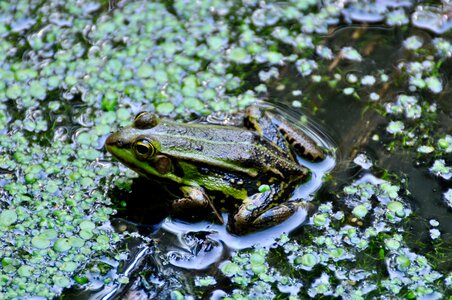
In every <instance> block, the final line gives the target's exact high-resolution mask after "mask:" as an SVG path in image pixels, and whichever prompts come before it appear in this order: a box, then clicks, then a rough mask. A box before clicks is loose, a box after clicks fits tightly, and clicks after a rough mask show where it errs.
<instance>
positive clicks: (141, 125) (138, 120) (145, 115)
mask: <svg viewBox="0 0 452 300" xmlns="http://www.w3.org/2000/svg"><path fill="white" fill-rule="evenodd" d="M158 123H159V118H158V117H157V115H155V114H153V113H150V112H147V111H142V112H140V113H138V114H137V115H136V116H135V119H134V120H133V127H135V128H137V129H149V128H152V127H154V126H156V125H157V124H158Z"/></svg>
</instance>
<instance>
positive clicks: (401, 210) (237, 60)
mask: <svg viewBox="0 0 452 300" xmlns="http://www.w3.org/2000/svg"><path fill="white" fill-rule="evenodd" d="M322 3H323V4H322V5H320V4H318V3H317V1H309V0H308V1H286V2H275V3H273V2H270V1H268V3H267V2H265V1H254V0H249V1H239V2H237V1H219V0H205V1H184V0H176V1H170V2H168V1H153V2H148V3H147V2H142V1H139V2H135V1H111V2H109V3H107V2H106V1H103V2H102V1H101V2H90V1H59V0H54V1H44V2H43V1H16V2H15V3H10V2H6V1H5V2H2V3H0V19H1V20H2V22H1V24H0V36H1V37H2V38H1V39H0V49H1V52H2V55H0V79H1V80H0V237H1V238H0V261H1V265H0V298H2V299H3V298H5V299H14V298H20V297H30V296H39V297H45V298H52V297H55V296H58V295H60V294H62V293H63V295H65V293H69V292H68V290H64V289H65V288H69V287H77V288H80V289H86V290H88V291H89V290H93V291H94V290H99V289H101V287H102V286H103V287H104V291H105V294H107V293H108V292H110V291H112V290H113V291H117V292H118V293H119V292H122V291H123V289H124V290H130V291H129V293H132V292H136V293H145V294H146V293H147V295H148V296H150V297H152V296H157V295H159V296H162V297H163V296H164V295H166V296H170V295H172V296H173V297H174V298H176V299H179V298H181V299H182V298H183V297H184V295H186V296H190V295H192V296H208V295H215V296H218V297H224V298H233V299H241V298H246V297H249V298H254V297H259V296H265V297H275V298H277V297H279V298H281V297H291V298H293V299H296V298H299V297H321V296H326V297H341V296H342V297H345V298H353V299H361V298H364V297H370V296H376V295H379V296H380V297H387V298H394V297H395V298H397V297H399V298H408V299H414V298H422V297H424V296H428V297H430V298H432V299H440V298H445V297H447V296H450V295H449V294H447V293H450V290H451V288H452V273H451V262H450V257H451V243H450V236H451V234H452V229H451V227H450V225H447V224H444V223H445V222H444V221H445V220H447V219H450V209H451V207H452V189H450V181H451V177H452V165H451V164H452V161H451V156H450V154H451V152H452V137H451V135H450V132H451V125H450V124H451V122H450V116H451V107H450V95H451V88H450V83H449V82H448V81H447V79H448V78H450V70H451V59H452V58H451V57H452V44H451V31H450V27H451V22H450V20H448V19H447V18H441V16H443V15H444V16H446V15H447V14H450V11H451V10H452V8H451V7H450V4H447V3H443V4H442V5H424V4H422V3H420V4H416V6H412V4H410V3H408V2H403V1H394V3H390V2H389V1H386V2H384V1H383V2H382V3H380V2H377V3H367V2H362V3H354V2H351V1H350V3H349V2H348V1H345V2H344V1H324V2H322ZM369 22H370V23H374V24H377V25H378V28H377V27H375V28H372V26H370V27H369ZM347 23H353V24H354V26H351V27H347V26H346V24H347ZM427 30H428V31H427ZM433 35H434V37H433ZM257 99H266V100H268V101H269V102H272V103H274V104H277V105H278V104H288V105H291V108H292V110H294V111H296V112H297V113H298V114H300V112H301V110H300V107H301V108H302V109H303V111H304V112H307V113H308V114H312V115H317V116H318V119H319V120H320V121H322V120H323V117H325V119H328V118H329V119H330V121H329V122H326V121H325V120H323V121H325V122H324V123H329V124H325V127H326V128H327V131H328V128H341V127H339V125H338V124H342V123H346V124H347V125H344V127H342V128H341V130H340V132H339V133H338V134H337V135H338V136H337V137H334V139H336V140H337V144H338V151H339V153H341V155H342V156H339V157H338V159H339V161H338V171H336V173H333V174H332V175H330V176H329V181H328V183H327V184H326V186H325V187H324V188H323V189H322V190H321V192H320V193H319V195H318V196H317V198H316V200H315V203H316V204H318V210H317V211H316V212H315V213H314V214H313V215H312V216H310V217H309V221H308V222H307V224H306V225H305V226H303V227H301V228H300V229H298V230H295V231H294V232H293V233H292V234H283V235H282V236H280V237H279V238H278V240H277V241H275V243H273V244H271V245H270V246H268V245H266V246H265V245H254V246H252V247H245V248H246V249H241V250H238V249H237V248H234V247H232V246H230V247H231V248H232V249H236V250H231V251H229V252H232V253H229V252H228V251H226V252H228V254H227V257H224V254H222V251H217V252H218V253H217V252H215V251H213V250H211V248H219V247H223V244H226V245H225V246H224V247H227V246H228V245H227V243H226V242H223V241H216V240H214V238H209V235H208V233H205V232H201V233H199V234H198V235H189V234H188V233H187V234H186V235H184V236H183V238H181V240H184V241H185V244H184V245H182V246H181V247H180V248H181V249H190V251H192V252H190V251H188V252H190V254H193V256H196V255H206V256H207V255H208V254H209V253H216V254H215V255H217V256H216V257H215V259H216V260H217V261H220V260H221V262H218V264H219V268H217V266H216V265H214V266H210V267H209V266H206V267H205V268H204V271H199V270H198V271H196V272H197V273H196V277H195V278H194V279H192V278H191V277H190V278H188V277H187V278H185V277H184V275H185V274H188V272H191V270H190V266H189V264H187V265H186V267H185V269H188V271H187V273H184V272H186V271H185V270H184V268H183V267H182V268H180V269H179V268H177V267H175V266H174V265H176V266H177V264H174V263H173V262H174V260H173V259H172V257H171V255H174V253H175V252H174V251H172V252H171V251H169V249H172V246H171V245H172V244H177V242H175V241H172V240H165V238H163V236H162V235H159V234H158V233H157V234H156V233H155V232H153V233H152V234H148V235H147V234H146V233H148V232H140V231H139V230H138V229H137V228H136V227H134V226H129V227H130V228H131V229H129V227H127V226H125V227H124V228H122V227H121V226H122V225H121V226H120V225H117V224H116V223H115V219H114V218H115V217H114V216H115V214H116V213H117V211H123V210H127V201H124V200H125V199H127V198H128V197H129V195H130V191H131V187H132V186H133V184H134V182H135V178H136V174H134V173H133V172H132V171H130V170H126V169H124V168H122V167H121V166H119V165H118V164H117V163H116V162H114V161H112V160H111V157H109V156H107V155H106V153H105V151H104V149H103V144H104V141H105V138H106V135H107V134H108V133H109V132H110V131H113V130H115V129H117V128H119V127H121V126H125V125H127V124H129V123H130V122H131V121H132V118H133V116H134V115H135V114H136V113H138V112H140V111H143V110H145V111H155V112H157V113H159V114H161V115H165V116H168V117H172V118H176V119H184V120H192V119H193V118H195V117H197V116H201V115H206V114H208V113H210V112H213V111H219V110H221V111H235V110H238V109H241V108H243V107H245V106H246V105H248V104H250V103H253V102H255V101H257ZM353 118H355V119H353ZM300 119H301V122H303V121H305V117H304V116H303V117H300ZM345 119H346V121H344V120H345ZM358 120H359V121H358ZM349 124H352V125H349ZM335 126H336V127H335ZM347 126H348V127H347ZM391 159H394V160H396V162H395V163H394V162H393V161H391ZM404 161H408V162H407V163H405V162H404ZM399 165H403V166H404V167H405V169H403V168H402V167H399ZM351 173H353V174H351ZM344 174H345V175H344ZM424 181H425V182H424ZM418 184H419V186H420V187H421V188H422V189H423V190H422V191H417V192H416V193H415V192H413V191H412V189H413V190H418V187H417V186H416V185H418ZM430 185H431V186H430ZM432 189H435V191H434V192H435V193H433V192H432V193H427V192H425V190H429V191H430V190H432ZM141 200H142V205H146V203H147V202H151V201H153V202H158V201H159V200H160V199H141ZM113 203H114V204H113ZM124 203H125V206H126V208H124V207H123V206H122V204H124ZM427 207H428V209H425V208H427ZM435 207H436V209H435ZM423 209H424V210H425V211H424V210H423ZM433 212H434V213H436V215H435V214H434V213H433ZM124 215H127V214H124ZM112 223H115V226H112ZM414 223H416V224H414ZM419 224H423V227H422V228H420V227H419ZM126 229H127V230H126ZM159 230H160V232H162V231H164V230H167V229H165V228H163V227H162V228H160V229H159ZM193 231H195V230H194V229H193ZM190 234H193V232H191V233H190ZM165 243H166V244H165ZM134 244H138V245H139V246H136V245H134ZM144 245H146V247H149V248H146V247H145V246H144ZM209 247H210V248H209ZM144 248H146V249H149V250H148V252H146V254H145V255H146V256H147V257H148V259H147V261H146V263H145V264H144V267H143V266H141V267H140V269H139V270H137V271H136V272H135V273H134V272H131V271H130V270H128V269H127V266H129V265H133V264H132V263H131V261H133V259H134V255H136V253H135V252H139V253H145V252H140V251H138V250H137V249H144ZM193 249H196V250H193ZM199 249H201V250H199ZM220 249H221V250H222V248H220ZM133 250H136V251H135V252H134V251H133ZM209 251H210V252H209ZM222 255H223V256H222ZM182 260H183V258H182ZM214 261H215V260H214ZM137 269H138V268H137ZM193 269H195V268H194V267H193ZM127 270H128V271H127ZM133 282H135V283H136V284H135V286H134V287H131V283H133Z"/></svg>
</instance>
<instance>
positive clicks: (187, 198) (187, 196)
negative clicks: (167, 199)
mask: <svg viewBox="0 0 452 300" xmlns="http://www.w3.org/2000/svg"><path fill="white" fill-rule="evenodd" d="M180 190H181V191H182V193H183V195H184V197H183V198H179V199H176V200H174V202H173V204H172V210H173V211H174V212H175V213H176V214H178V215H183V214H184V213H185V214H186V212H187V211H192V212H198V213H199V212H200V211H203V210H205V209H206V208H208V207H209V206H210V208H211V209H212V210H213V213H214V214H215V216H216V217H217V218H218V220H219V221H220V222H221V224H223V223H224V221H223V217H222V216H221V214H220V213H219V212H218V211H217V209H216V208H215V206H214V205H213V202H212V200H211V199H210V198H209V196H208V195H207V194H206V192H205V191H204V189H203V188H202V187H192V186H182V187H180Z"/></svg>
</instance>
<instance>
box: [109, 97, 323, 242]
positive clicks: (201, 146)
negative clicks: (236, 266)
mask: <svg viewBox="0 0 452 300" xmlns="http://www.w3.org/2000/svg"><path fill="white" fill-rule="evenodd" d="M105 145H106V149H107V151H108V152H110V153H111V154H112V155H113V156H114V157H115V158H117V159H118V160H119V161H120V162H122V163H123V164H125V165H126V166H128V167H129V168H131V169H133V170H134V171H136V172H137V173H138V174H140V175H142V176H144V177H146V178H148V179H152V180H159V181H161V182H162V183H169V184H176V185H177V187H178V189H179V190H180V193H179V194H180V198H178V199H176V200H174V201H173V202H172V204H171V207H172V208H171V209H172V211H173V212H175V213H176V214H178V215H184V214H205V212H210V213H213V214H214V215H216V217H217V218H218V220H219V221H220V222H223V219H222V217H221V214H220V213H219V210H220V209H224V208H227V207H229V209H230V210H232V214H231V216H230V217H229V221H228V229H229V230H230V231H232V232H233V233H236V234H245V233H249V232H251V231H256V230H259V229H263V228H266V227H269V226H272V225H275V224H278V223H280V222H282V221H284V220H286V219H287V218H289V217H290V216H291V215H293V214H294V213H295V212H296V210H297V209H298V208H299V207H300V206H302V205H304V204H303V202H302V201H287V200H284V199H288V196H289V195H290V193H291V192H292V191H293V190H294V187H295V186H296V185H297V184H300V183H302V182H304V181H306V180H307V179H308V178H309V176H310V170H309V169H308V168H306V167H304V166H303V165H301V164H300V163H298V162H297V159H296V155H300V156H302V157H304V158H307V159H308V160H311V161H320V160H323V159H324V157H325V151H324V150H323V149H322V148H321V147H319V146H318V145H317V144H316V143H315V142H314V141H313V140H312V139H311V138H310V137H309V136H307V135H306V134H305V133H304V132H303V131H302V130H301V129H300V128H299V127H296V126H293V125H292V124H291V123H290V122H289V121H288V120H286V119H284V118H283V117H282V116H281V115H279V114H277V113H276V112H275V111H274V109H273V108H271V107H263V106H257V105H255V106H250V107H248V108H247V109H245V111H244V112H240V113H236V114H231V115H219V114H216V115H211V116H209V117H207V118H205V119H204V120H199V121H197V122H192V123H181V122H177V121H174V120H170V119H165V118H159V117H158V116H157V115H156V114H153V113H150V112H142V113H139V114H138V115H137V116H136V117H135V119H134V121H133V124H132V125H131V126H129V127H125V128H123V129H121V130H119V131H117V132H115V133H113V134H111V135H110V136H108V138H107V140H106V143H105ZM231 203H232V204H233V205H231Z"/></svg>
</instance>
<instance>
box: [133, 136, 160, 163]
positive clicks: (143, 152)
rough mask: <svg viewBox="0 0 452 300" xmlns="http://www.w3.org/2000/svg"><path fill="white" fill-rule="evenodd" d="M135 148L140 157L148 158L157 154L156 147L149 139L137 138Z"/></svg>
mask: <svg viewBox="0 0 452 300" xmlns="http://www.w3.org/2000/svg"><path fill="white" fill-rule="evenodd" d="M133 150H134V151H135V155H136V156H137V158H138V159H143V160H144V159H148V158H150V157H153V156H154V154H155V147H154V145H152V144H151V142H150V141H149V140H148V139H139V140H136V141H135V143H134V144H133Z"/></svg>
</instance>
